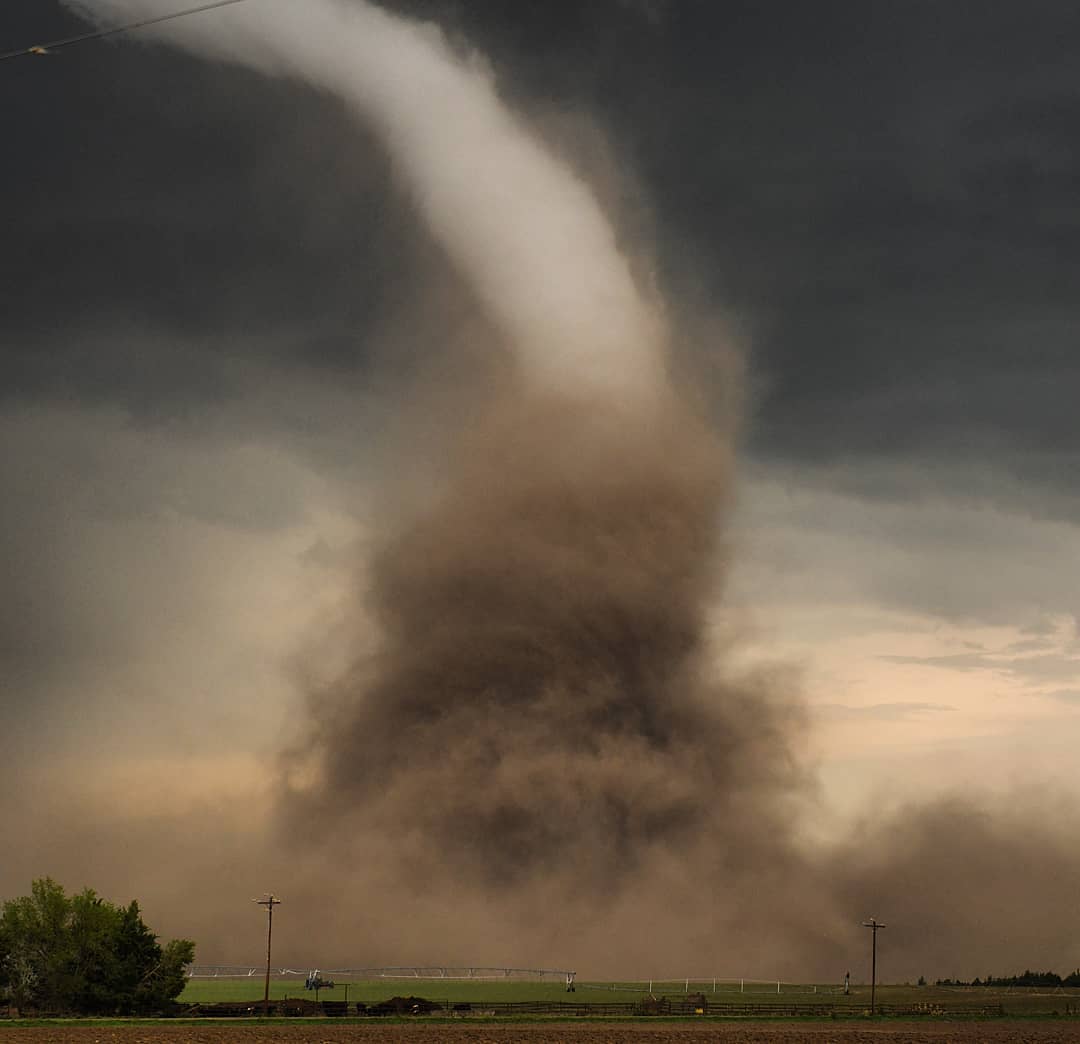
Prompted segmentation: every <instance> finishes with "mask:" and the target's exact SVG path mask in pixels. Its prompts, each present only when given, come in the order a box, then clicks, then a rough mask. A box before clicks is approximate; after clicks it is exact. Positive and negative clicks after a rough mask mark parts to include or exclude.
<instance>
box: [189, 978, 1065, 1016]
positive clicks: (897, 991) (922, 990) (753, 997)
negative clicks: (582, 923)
mask: <svg viewBox="0 0 1080 1044" xmlns="http://www.w3.org/2000/svg"><path fill="white" fill-rule="evenodd" d="M631 986H633V987H635V988H631ZM643 986H647V984H637V983H635V984H630V983H615V984H598V983H583V982H579V983H578V984H577V989H576V990H575V992H574V993H572V994H568V993H567V992H566V988H565V986H564V984H563V983H562V982H558V981H548V982H536V981H527V980H522V979H510V980H506V979H500V980H476V979H473V980H469V979H416V978H399V979H375V980H366V981H362V982H351V983H350V984H349V989H348V999H349V1000H350V1001H364V1002H366V1003H371V1002H377V1001H382V1000H386V999H387V998H389V997H393V996H408V995H410V994H411V995H414V996H418V997H426V998H427V999H429V1000H434V1001H447V1000H448V1001H452V1002H455V1003H456V1002H463V1001H470V1002H472V1003H477V1002H480V1001H490V1002H499V1001H562V1000H578V1001H595V1002H603V1001H620V1002H622V1001H637V1000H641V999H642V997H643V995H644V993H643ZM685 989H686V985H685V983H684V982H683V981H669V982H659V981H656V982H654V983H653V993H654V994H655V995H656V996H658V997H659V996H662V995H666V996H669V997H676V996H678V995H679V994H682V993H683V992H684V990H685ZM815 989H816V992H815ZM689 990H690V992H691V993H694V992H701V993H704V994H705V995H706V997H707V998H708V1000H709V1001H710V1003H715V1004H724V1003H733V1004H738V1003H741V1002H747V1003H754V1004H795V1003H798V1004H836V1005H838V1006H844V1007H848V1008H852V1009H856V1010H858V1009H866V1008H869V1005H870V987H869V986H861V985H860V986H852V988H851V993H850V994H849V995H847V996H845V995H844V993H843V992H842V990H840V989H839V988H838V987H837V986H836V985H835V984H828V985H818V986H817V987H816V988H815V987H814V986H812V985H805V986H798V985H794V984H791V983H784V984H782V986H781V991H780V992H779V993H777V992H776V986H775V984H773V985H772V986H771V987H770V986H769V985H768V984H765V983H753V984H750V983H747V984H746V987H745V989H744V990H742V991H740V988H739V984H738V983H735V984H734V986H733V985H732V984H731V983H719V982H718V983H717V986H716V989H715V991H714V989H713V986H712V984H711V983H710V982H705V983H700V982H699V983H694V982H691V983H690V986H689ZM262 995H263V979H262V978H260V977H258V976H253V977H250V978H236V979H233V978H219V979H192V980H189V982H188V985H187V987H186V989H185V990H184V992H183V994H182V995H181V997H180V1000H181V1001H183V1002H186V1003H196V1002H212V1001H254V1000H260V999H261V998H262ZM270 996H271V998H273V999H280V998H284V997H304V998H307V999H309V1000H314V999H315V995H314V993H311V992H308V991H305V990H304V982H303V979H300V978H293V979H274V978H271V980H270ZM319 996H320V999H321V1000H344V999H345V986H344V983H343V982H342V983H339V984H338V985H337V986H336V987H335V989H333V990H322V991H320V995H319ZM877 1003H878V1004H883V1005H913V1004H920V1005H929V1006H938V1007H941V1008H945V1009H957V1008H963V1007H966V1006H976V1005H993V1004H1000V1005H1001V1006H1002V1007H1003V1008H1004V1009H1005V1011H1006V1013H1008V1014H1013V1015H1040V1014H1051V1013H1053V1012H1055V1011H1056V1012H1059V1013H1062V1014H1064V1013H1065V1012H1066V1011H1067V1010H1070V1009H1071V1010H1073V1011H1076V1010H1077V1009H1080V990H1064V989H1057V990H1054V989H1043V990H1027V989H981V988H977V987H966V988H964V987H959V988H945V987H935V986H908V985H884V986H882V985H879V986H878V988H877Z"/></svg>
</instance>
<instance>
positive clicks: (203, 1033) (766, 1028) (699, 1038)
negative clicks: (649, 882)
mask: <svg viewBox="0 0 1080 1044" xmlns="http://www.w3.org/2000/svg"><path fill="white" fill-rule="evenodd" d="M24 1040H25V1041H33V1042H35V1044H45V1042H54V1041H55V1042H63V1044H67V1042H69V1041H70V1042H71V1044H189V1042H190V1044H232V1042H236V1044H255V1042H263V1041H265V1042H267V1044H338V1042H342V1044H344V1042H349V1041H358V1042H361V1044H364V1042H374V1041H389V1042H391V1044H442V1042H446V1044H563V1042H566V1044H623V1042H626V1044H705V1042H707V1041H708V1042H713V1041H718V1042H719V1044H751V1042H755V1041H762V1042H764V1044H788V1042H801V1041H808V1042H810V1044H949V1042H956V1044H982V1042H986V1044H1006V1042H1008V1044H1066V1042H1068V1044H1073V1042H1077V1044H1080V1021H1078V1022H1020V1021H1000V1022H957V1023H948V1022H940V1023H929V1024H926V1023H888V1024H878V1025H868V1024H866V1023H861V1024H851V1025H842V1024H841V1025H836V1024H834V1023H831V1024H829V1025H820V1024H805V1023H803V1024H788V1025H780V1024H775V1023H756V1024H753V1025H745V1024H744V1025H731V1024H727V1023H711V1024H701V1023H699V1024H697V1025H681V1024H668V1025H657V1024H653V1025H641V1024H637V1023H608V1024H603V1025H597V1024H591V1025H583V1024H581V1023H549V1024H546V1025H522V1024H514V1025H498V1024H481V1025H475V1024H474V1025H469V1024H464V1023H463V1024H446V1023H440V1024H427V1025H425V1024H414V1025H386V1024H383V1025H372V1026H368V1025H359V1026H351V1025H333V1024H331V1025H326V1024H320V1025H313V1024H308V1025H285V1026H257V1025H252V1024H251V1023H231V1024H228V1025H221V1024H217V1025H213V1026H207V1025H202V1026H200V1025H192V1024H190V1023H187V1024H183V1025H169V1026H93V1025H69V1026H41V1027H19V1026H7V1027H5V1026H3V1025H0V1044H7V1042H8V1041H12V1042H14V1041H24Z"/></svg>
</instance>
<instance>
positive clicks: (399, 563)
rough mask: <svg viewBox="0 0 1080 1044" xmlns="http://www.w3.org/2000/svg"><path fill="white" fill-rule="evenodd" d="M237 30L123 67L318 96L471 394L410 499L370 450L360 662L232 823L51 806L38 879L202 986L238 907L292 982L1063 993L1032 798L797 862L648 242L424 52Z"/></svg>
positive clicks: (798, 798)
mask: <svg viewBox="0 0 1080 1044" xmlns="http://www.w3.org/2000/svg"><path fill="white" fill-rule="evenodd" d="M70 6H72V7H74V8H76V9H83V7H82V5H80V4H76V3H72V4H71V5H70ZM89 7H90V5H87V7H86V9H85V10H86V11H87V13H89V14H92V15H93V16H95V17H99V18H108V19H117V18H122V17H130V16H141V15H144V14H154V13H158V12H159V9H163V5H161V4H156V3H154V2H151V0H138V2H136V0H130V2H124V0H108V2H105V3H100V4H94V5H92V8H93V9H92V11H90V10H89ZM244 7H245V5H238V6H237V7H235V8H231V9H229V10H227V11H223V12H221V16H220V17H219V18H216V19H215V20H214V25H213V27H212V28H210V27H209V26H208V25H207V23H206V22H205V21H200V20H199V19H190V20H186V21H184V22H178V23H172V24H170V25H169V26H167V27H164V28H162V29H161V30H160V39H161V40H164V41H165V42H166V43H168V44H170V45H174V46H177V47H180V48H184V49H186V50H189V51H192V52H194V53H196V54H199V55H201V56H203V57H205V58H206V59H207V60H218V61H227V62H233V63H240V64H244V65H248V66H250V67H252V68H254V69H256V70H257V71H260V72H262V73H265V74H266V75H268V76H283V77H288V78H291V79H295V80H301V81H304V82H307V83H310V84H311V85H313V86H314V87H316V88H318V89H320V90H323V91H327V92H331V93H333V94H334V95H336V96H337V97H339V98H340V99H342V100H343V101H344V103H345V104H346V105H347V106H348V107H349V109H350V111H351V112H352V113H353V114H354V116H355V118H356V120H357V122H358V125H362V126H363V127H364V128H366V131H365V132H372V133H374V134H375V135H376V136H377V137H378V138H379V139H380V140H381V142H382V145H383V147H384V148H385V149H386V151H387V153H388V155H389V156H390V159H391V161H392V163H393V166H394V170H395V173H396V176H397V177H398V178H399V179H400V182H401V185H402V186H403V191H405V192H406V193H407V194H408V197H409V199H410V201H411V204H412V206H413V207H414V210H415V215H416V220H417V221H419V222H421V223H422V224H423V226H424V227H425V229H426V230H427V231H428V233H429V234H430V236H431V237H432V239H433V240H434V241H435V242H436V243H437V244H438V245H439V248H440V249H441V250H442V251H443V252H444V253H445V255H446V256H447V258H448V259H449V261H450V263H451V264H452V265H453V267H454V269H455V271H457V272H458V273H459V274H460V277H461V279H462V281H463V284H464V285H465V286H466V287H467V292H468V293H469V294H470V295H471V297H472V299H473V300H474V301H475V303H476V305H477V307H478V308H479V309H480V310H481V311H482V313H483V315H484V317H485V323H486V326H485V330H486V333H485V335H484V336H485V337H486V338H487V340H488V343H487V344H486V345H485V351H487V350H488V349H490V351H489V352H488V355H489V363H490V366H491V367H492V369H493V372H494V371H497V375H496V376H491V375H490V374H489V375H488V377H487V378H485V379H484V380H482V381H481V382H479V383H478V384H477V386H476V387H473V388H467V389H465V390H464V391H462V390H461V389H460V388H459V389H457V390H456V391H455V394H456V395H458V396H459V401H457V402H455V403H454V405H453V408H450V407H446V408H443V409H441V410H439V411H436V414H435V417H436V420H437V423H435V422H434V421H429V423H435V426H436V427H437V429H438V430H437V431H436V432H435V433H434V436H433V441H434V442H436V443H438V445H439V451H438V452H439V455H440V457H439V460H440V464H439V467H438V469H437V474H432V471H431V469H429V468H427V467H426V466H425V465H424V462H421V461H419V460H416V461H412V460H410V458H409V446H410V444H409V443H406V444H405V445H404V447H403V448H402V449H401V450H400V451H399V456H398V458H397V461H396V464H397V471H398V474H397V475H396V476H395V479H394V483H395V485H397V486H401V485H404V486H406V487H407V486H408V485H409V482H408V479H407V478H402V475H406V476H407V474H408V472H409V471H410V469H413V468H415V470H416V473H417V475H418V476H421V477H422V481H418V482H417V485H418V486H419V487H420V488H418V489H414V490H411V491H410V495H406V496H400V497H399V498H398V499H397V501H396V505H395V507H394V508H393V509H388V510H387V511H385V512H384V513H383V514H382V515H381V516H380V519H379V523H378V525H377V526H376V527H375V532H374V534H373V536H372V539H371V540H370V541H369V543H368V544H367V545H366V546H367V554H366V558H365V561H364V562H363V563H362V570H358V572H361V571H362V574H363V578H364V579H363V582H360V580H359V579H358V581H357V585H356V586H357V593H356V605H355V615H356V619H357V621H359V620H361V619H363V621H364V627H365V636H364V640H363V641H362V642H361V641H360V640H359V637H358V640H357V651H356V652H355V653H354V654H353V655H351V656H349V657H348V658H347V659H348V661H349V662H348V665H347V666H346V667H345V668H344V669H343V670H341V671H339V672H338V673H337V675H336V677H335V678H334V679H333V680H331V681H330V682H328V683H325V684H323V683H320V684H319V685H317V686H315V687H314V688H313V691H311V692H310V693H309V694H308V697H307V699H308V703H307V704H306V706H305V708H304V710H303V712H302V713H300V714H298V716H299V717H300V718H301V719H302V722H303V725H302V727H300V726H298V729H297V732H296V735H295V736H294V737H293V740H292V741H291V742H290V743H289V744H287V746H288V750H287V751H286V752H285V753H284V754H283V755H282V760H281V762H280V765H278V766H270V767H267V769H266V776H267V779H268V780H269V789H268V791H267V792H268V793H269V794H270V795H271V796H272V797H271V800H272V805H271V806H270V812H269V813H268V814H265V815H260V816H257V817H256V816H255V815H254V814H253V813H250V809H248V810H239V809H237V808H228V807H226V808H222V807H221V806H218V805H215V804H213V803H212V802H209V800H208V801H207V803H206V804H205V805H204V806H203V807H196V808H195V809H194V810H193V811H191V812H185V813H184V814H183V815H180V814H177V815H176V816H174V817H172V818H169V817H168V816H164V817H161V816H159V817H157V818H156V819H155V820H154V825H153V826H149V825H147V824H146V823H141V824H140V822H139V821H138V820H125V821H123V822H122V823H111V824H110V822H109V821H107V820H106V821H103V822H87V821H85V820H83V819H82V818H81V817H80V816H77V815H74V814H71V813H65V812H64V811H63V810H62V809H61V808H59V807H57V808H54V809H53V810H52V814H53V817H54V818H52V819H51V823H52V826H51V827H50V829H48V830H46V829H45V828H44V827H39V828H38V832H37V835H36V837H35V841H34V850H35V853H36V855H37V856H38V858H39V859H40V860H41V866H42V867H46V866H48V867H50V868H54V867H58V866H60V867H64V868H70V867H72V866H75V865H82V866H84V867H86V868H87V871H88V872H89V871H90V870H94V871H97V872H98V873H99V874H100V875H101V876H100V877H99V878H96V880H102V879H104V880H105V881H114V882H116V881H119V882H122V884H120V885H118V887H125V886H127V885H129V884H130V888H131V891H132V892H133V893H135V894H140V895H144V894H147V893H149V906H150V908H151V910H152V911H153V912H155V913H157V914H158V915H159V920H160V922H161V923H162V924H163V925H164V926H165V927H166V928H167V929H168V931H169V932H170V933H171V934H185V935H191V936H192V937H194V938H196V940H197V941H198V942H199V944H200V951H199V956H200V959H201V960H204V961H208V962H209V961H235V960H242V959H251V957H252V956H253V955H255V954H256V953H257V952H258V945H257V944H258V939H257V932H256V931H255V930H254V928H253V925H252V921H251V918H252V914H251V911H250V910H249V909H247V908H240V907H243V906H244V904H245V903H246V902H247V899H248V898H249V895H248V893H249V892H250V894H251V895H255V894H257V893H258V892H259V891H260V890H262V889H263V888H266V887H270V886H272V887H273V888H274V889H275V890H276V891H279V892H281V893H282V894H284V895H285V897H286V900H287V905H286V906H283V907H282V909H281V912H280V918H276V919H275V934H276V943H275V946H276V950H277V952H278V953H279V954H281V956H282V959H283V960H290V961H295V962H310V963H312V964H314V963H318V964H320V965H321V966H323V967H327V966H335V965H336V966H341V965H342V964H351V965H354V966H369V965H393V964H411V963H417V964H425V965H427V964H441V963H445V964H455V963H463V964H466V963H478V964H479V963H483V964H491V965H511V966H525V967H536V966H547V967H564V968H576V969H577V970H578V971H579V973H580V974H581V975H582V976H584V977H593V976H595V977H607V976H612V977H615V976H622V977H638V978H649V977H650V976H655V977H661V976H666V975H671V976H676V975H687V974H689V975H706V976H707V975H720V976H723V975H731V976H736V977H738V976H740V975H746V976H748V977H752V976H760V977H781V978H784V979H796V980H804V981H805V980H833V979H837V980H838V979H840V978H842V976H843V973H844V972H845V971H846V970H848V969H849V968H850V969H852V971H853V974H855V975H856V976H858V975H859V974H860V970H861V965H860V964H859V961H860V960H862V957H863V956H864V951H865V949H866V946H865V942H866V940H865V938H864V936H865V932H863V931H862V929H860V927H859V922H860V921H862V920H864V919H865V918H867V917H869V916H871V915H873V916H876V917H878V918H879V919H880V920H883V921H885V922H887V923H888V924H889V925H890V927H889V928H888V930H887V932H886V933H885V937H883V939H882V944H883V950H884V948H885V946H886V945H887V955H888V956H887V962H883V968H884V974H885V976H886V977H887V978H890V979H903V978H914V977H915V976H917V975H919V974H926V975H928V976H935V975H950V974H960V975H964V976H968V975H974V974H983V973H985V972H987V971H993V972H999V973H1008V972H1010V971H1015V970H1018V968H1017V967H1016V966H1017V964H1018V962H1019V964H1021V965H1022V964H1030V965H1032V966H1035V965H1040V966H1041V965H1046V966H1056V967H1058V968H1059V970H1066V968H1065V966H1066V965H1067V964H1068V965H1069V967H1071V964H1070V963H1069V962H1075V960H1076V954H1077V951H1076V949H1075V944H1074V943H1073V937H1074V934H1075V933H1074V931H1073V930H1072V929H1071V928H1070V925H1069V922H1068V918H1067V917H1066V916H1063V915H1064V913H1065V912H1066V911H1069V910H1071V909H1073V907H1074V906H1075V886H1076V881H1077V870H1078V868H1080V859H1078V858H1077V853H1076V846H1075V843H1074V841H1073V840H1072V839H1073V838H1075V836H1076V834H1075V831H1073V832H1072V833H1071V834H1070V832H1069V826H1070V824H1071V825H1072V826H1073V827H1075V825H1076V824H1075V816H1074V815H1073V814H1072V813H1070V812H1069V811H1068V810H1063V809H1060V808H1056V807H1051V806H1049V805H1048V804H1047V801H1046V799H1043V800H1042V801H1041V802H1039V801H1036V799H1035V798H1034V797H1031V796H1025V795H1017V796H1016V798H1015V801H1013V802H1011V803H1010V804H1009V806H1008V807H983V806H981V805H980V804H978V802H974V801H969V800H966V799H964V798H962V797H958V796H945V797H943V798H942V799H940V800H939V801H938V802H936V803H934V804H932V805H930V806H923V807H911V808H908V809H906V810H903V811H901V812H899V813H890V815H889V816H888V817H887V818H886V819H884V820H882V819H880V818H879V819H875V820H873V821H868V822H866V823H865V824H863V825H860V826H858V827H857V828H856V829H855V830H854V831H853V833H852V834H851V835H850V836H849V837H848V838H846V839H844V840H842V841H839V842H836V841H833V842H829V843H826V842H822V841H811V840H809V839H808V838H809V835H808V832H807V831H806V830H805V829H804V828H805V826H806V823H807V822H808V821H812V820H813V819H814V817H815V816H817V815H818V814H819V809H818V805H817V803H816V802H817V798H816V788H815V782H814V775H813V770H812V766H809V765H807V764H806V763H805V761H804V758H803V755H802V751H803V749H804V747H805V735H806V730H807V729H808V727H809V726H808V723H807V722H808V719H807V715H806V713H805V711H804V709H803V707H802V705H801V703H800V701H799V698H798V695H797V691H796V687H795V686H793V685H792V684H791V680H790V678H789V677H788V676H787V675H785V674H784V672H782V671H779V670H778V671H770V670H767V669H764V670H758V671H756V672H752V671H741V672H739V671H736V670H734V669H733V668H730V667H729V666H727V664H726V661H725V657H726V655H727V653H728V652H729V650H728V649H727V648H726V646H725V639H723V638H722V637H718V634H717V627H716V623H715V619H716V607H717V605H718V604H719V605H721V606H722V597H723V584H724V576H725V569H726V565H727V561H728V557H729V555H731V554H733V553H737V548H736V549H732V548H731V547H729V546H728V545H727V544H726V542H725V539H724V522H725V515H726V512H727V511H728V510H729V508H730V506H731V503H732V500H733V497H734V495H735V490H734V485H733V483H734V470H733V463H734V446H733V441H732V440H733V434H732V433H733V429H734V423H733V418H732V417H731V416H730V415H729V413H730V411H728V410H727V408H726V407H725V409H724V410H718V409H717V408H716V405H715V403H711V402H709V401H706V400H707V396H703V395H701V394H699V393H698V392H691V391H690V390H689V389H690V386H691V382H690V381H688V380H687V379H685V374H686V373H687V372H689V370H690V369H692V366H693V363H692V361H691V362H687V359H686V358H684V357H683V356H686V355H687V354H689V355H691V356H692V355H693V352H690V353H686V352H685V351H683V349H682V347H680V346H683V345H685V342H686V341H687V340H688V338H689V334H688V331H691V330H693V329H695V328H700V324H699V323H698V319H699V318H700V317H695V316H687V315H683V314H681V312H680V305H679V301H678V300H675V299H671V298H672V295H670V294H669V295H668V298H669V299H668V300H660V299H659V296H658V294H657V292H656V291H655V289H654V288H652V287H651V286H649V285H648V280H647V278H645V277H643V275H642V272H643V271H645V270H646V269H647V266H645V265H643V264H642V259H643V258H647V256H648V244H647V243H641V242H636V241H635V242H628V241H627V239H628V237H627V235H626V234H624V233H623V232H622V231H620V229H619V227H618V222H617V219H616V217H615V216H614V214H615V211H614V210H613V209H612V208H610V207H607V206H605V205H604V203H603V201H601V200H600V199H599V198H598V195H597V190H596V189H595V188H594V187H591V184H592V183H591V182H590V181H589V180H587V179H586V177H585V176H583V174H582V173H581V172H579V171H577V170H576V169H575V168H574V166H573V165H572V164H571V163H569V162H568V161H567V160H566V158H565V156H564V155H563V154H562V153H561V152H557V151H555V150H553V149H550V148H549V147H547V146H546V145H545V143H544V141H543V140H542V139H541V137H540V136H539V133H538V132H537V130H536V126H535V125H534V124H531V123H528V122H527V121H526V120H525V119H524V118H520V117H518V116H517V115H515V114H514V113H513V112H511V111H510V110H509V109H508V108H507V107H506V106H505V105H504V104H503V103H502V102H501V101H500V96H499V92H498V88H497V85H496V83H495V80H494V77H493V74H492V73H491V71H490V70H489V69H488V68H487V67H486V66H485V64H484V63H483V61H482V60H481V59H480V58H478V57H477V56H476V55H474V54H471V53H469V52H468V50H467V48H464V47H463V46H462V45H461V44H460V43H459V42H457V41H449V40H447V39H446V38H445V37H444V36H443V35H442V34H441V33H440V32H439V30H438V29H437V28H435V27H434V26H431V25H420V24H418V23H413V22H410V21H407V20H405V19H401V18H398V17H396V16H393V15H390V14H388V13H386V12H384V11H382V10H381V9H379V8H377V7H374V6H371V5H368V4H365V3H359V2H353V3H346V2H344V0H317V2H311V3H306V4H303V5H297V4H295V3H292V2H291V0H290V2H288V3H286V2H284V0H280V2H275V0H266V2H265V3H262V4H260V5H259V6H258V10H257V12H256V11H254V10H251V11H248V10H245V9H244ZM301 8H302V11H301V10H300V9H301ZM418 85H419V87H418ZM707 347H708V348H709V350H710V351H714V352H715V351H719V350H720V349H717V348H716V346H715V345H710V346H707ZM723 351H724V352H728V351H730V349H726V348H725V349H723ZM680 352H681V353H682V354H680ZM470 366H471V367H472V368H473V369H475V368H476V366H477V364H476V362H475V360H473V361H472V362H471V363H470ZM469 372H473V371H472V370H470V371H469ZM731 372H732V373H734V372H735V367H734V366H732V367H731ZM732 379H734V378H732ZM404 408H406V407H405V406H404V405H403V409H404ZM718 413H722V414H723V417H722V419H721V420H720V421H717V419H716V418H717V414H718ZM411 445H413V446H414V447H415V443H414V444H411ZM359 627H360V624H359V623H357V628H358V630H359ZM367 628H373V629H374V633H375V635H376V638H375V640H374V641H371V640H369V639H368V636H367V630H366V629H367ZM264 812H265V810H264ZM61 825H62V829H60V827H61ZM88 853H90V854H88ZM54 872H55V871H54ZM102 888H103V890H105V886H102ZM238 894H239V898H238ZM248 905H250V904H248Z"/></svg>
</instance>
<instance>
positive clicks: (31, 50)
mask: <svg viewBox="0 0 1080 1044" xmlns="http://www.w3.org/2000/svg"><path fill="white" fill-rule="evenodd" d="M246 2H247V0H214V3H211V4H200V5H199V6H198V7H188V8H185V9H184V10H183V11H173V12H172V13H171V14H165V15H158V16H157V17H156V18H143V19H141V20H140V21H138V22H128V23H127V24H126V25H118V26H115V27H114V28H112V29H98V30H97V31H96V32H92V33H82V34H81V35H79V36H68V37H65V38H64V39H63V40H50V41H49V42H48V43H43V44H33V45H32V46H30V47H24V48H22V49H21V50H19V51H8V52H7V54H0V62H6V61H7V60H8V59H9V58H23V57H25V56H26V55H31V54H36V55H42V54H53V53H54V52H56V51H59V50H61V49H62V48H64V47H73V46H74V45H75V44H81V43H87V42H88V41H90V40H101V39H103V38H104V37H106V36H115V35H116V34H117V33H130V32H131V31H132V30H133V29H142V28H144V27H145V26H148V25H158V24H160V23H161V22H171V21H172V20H173V19H175V18H186V17H187V16H188V15H194V14H201V13H202V12H203V11H213V10H215V9H216V8H219V7H230V6H231V5H232V4H243V3H246Z"/></svg>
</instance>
